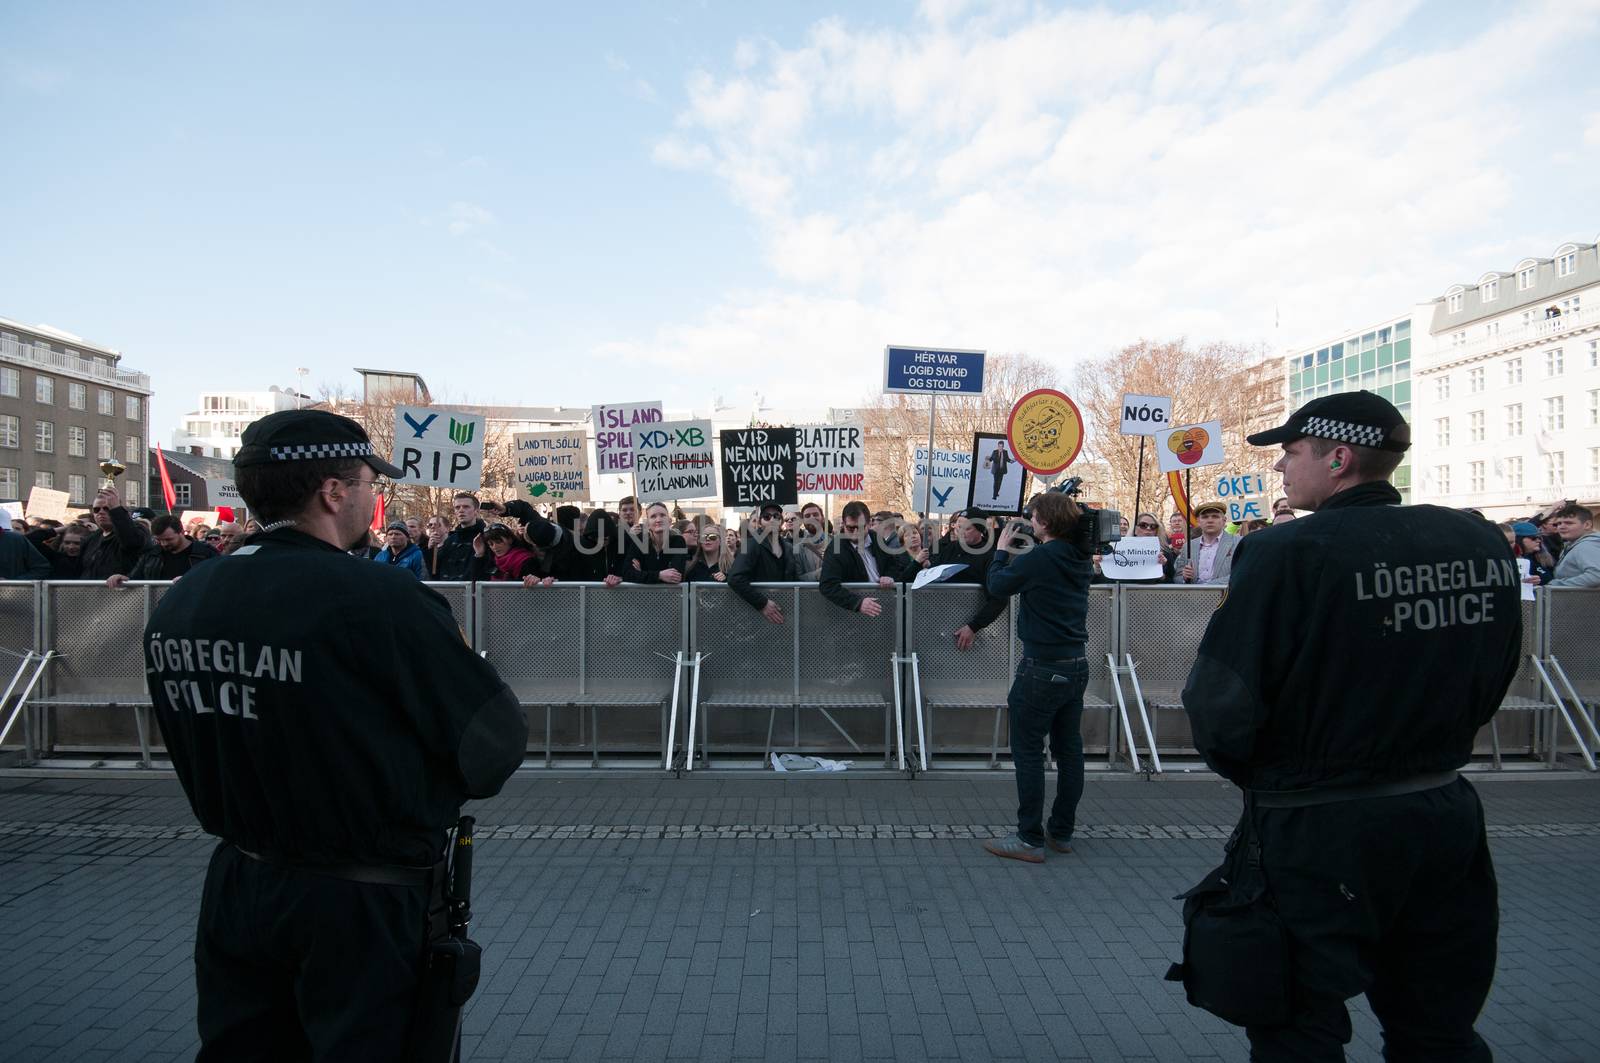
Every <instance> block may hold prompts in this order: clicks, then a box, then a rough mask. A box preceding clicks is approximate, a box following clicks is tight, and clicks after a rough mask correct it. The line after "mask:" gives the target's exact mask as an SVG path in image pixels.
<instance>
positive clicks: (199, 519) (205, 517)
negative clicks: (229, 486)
mask: <svg viewBox="0 0 1600 1063" xmlns="http://www.w3.org/2000/svg"><path fill="white" fill-rule="evenodd" d="M196 524H204V525H205V526H206V527H208V528H215V527H216V526H217V511H216V510H214V509H186V510H184V511H183V530H184V533H185V534H187V533H188V531H189V529H191V528H193V527H194V526H195V525H196Z"/></svg>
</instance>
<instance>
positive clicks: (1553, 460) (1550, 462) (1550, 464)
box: [1544, 450, 1567, 487]
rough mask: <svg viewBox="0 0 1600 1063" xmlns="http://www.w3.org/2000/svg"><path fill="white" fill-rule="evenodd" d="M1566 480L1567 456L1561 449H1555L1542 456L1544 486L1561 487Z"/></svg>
mask: <svg viewBox="0 0 1600 1063" xmlns="http://www.w3.org/2000/svg"><path fill="white" fill-rule="evenodd" d="M1566 482H1567V456H1566V454H1565V453H1563V452H1562V451H1559V450H1558V451H1555V452H1554V453H1551V454H1546V455H1545V456H1544V485H1545V486H1546V487H1561V486H1563V485H1564V484H1566Z"/></svg>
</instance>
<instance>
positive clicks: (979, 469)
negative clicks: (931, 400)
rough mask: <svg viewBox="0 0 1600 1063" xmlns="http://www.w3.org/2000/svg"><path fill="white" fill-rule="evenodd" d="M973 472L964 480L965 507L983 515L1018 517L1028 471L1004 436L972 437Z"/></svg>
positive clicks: (986, 435)
mask: <svg viewBox="0 0 1600 1063" xmlns="http://www.w3.org/2000/svg"><path fill="white" fill-rule="evenodd" d="M970 468H971V469H972V470H973V473H972V476H971V478H970V479H969V480H968V481H967V506H968V507H969V508H971V507H976V508H978V509H981V510H983V511H984V512H985V513H1005V514H1020V513H1021V512H1022V500H1023V499H1024V498H1025V497H1027V496H1026V492H1027V489H1028V470H1027V469H1026V468H1024V467H1023V464H1022V462H1020V461H1018V460H1017V454H1016V451H1014V450H1012V449H1011V444H1010V442H1009V441H1008V440H1007V439H1006V437H1005V436H1003V435H1000V434H998V433H996V432H979V433H977V434H976V435H974V436H973V437H972V458H971V463H970Z"/></svg>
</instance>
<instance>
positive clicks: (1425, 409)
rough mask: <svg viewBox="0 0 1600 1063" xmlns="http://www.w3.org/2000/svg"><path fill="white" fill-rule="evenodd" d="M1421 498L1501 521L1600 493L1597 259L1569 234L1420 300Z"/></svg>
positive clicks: (1416, 432)
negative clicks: (1423, 336) (1546, 250)
mask: <svg viewBox="0 0 1600 1063" xmlns="http://www.w3.org/2000/svg"><path fill="white" fill-rule="evenodd" d="M1418 312H1419V313H1427V314H1428V315H1429V316H1430V319H1431V320H1430V321H1429V326H1428V337H1429V342H1428V344H1427V345H1426V349H1425V350H1419V352H1418V359H1417V374H1416V386H1417V389H1418V406H1419V410H1420V411H1421V413H1420V416H1419V418H1418V423H1416V424H1414V425H1413V426H1412V438H1413V444H1412V456H1413V457H1412V461H1413V464H1414V466H1415V467H1416V469H1417V473H1418V484H1419V492H1418V498H1419V500H1421V501H1427V502H1434V503H1437V504H1439V505H1445V506H1454V507H1471V508H1473V509H1478V510H1481V511H1482V512H1483V514H1484V515H1485V516H1487V517H1491V518H1492V519H1495V520H1506V519H1510V518H1513V517H1521V516H1526V515H1528V514H1531V513H1533V512H1534V511H1535V510H1539V509H1544V508H1547V506H1548V504H1549V503H1551V502H1553V501H1556V500H1559V499H1562V498H1576V499H1580V500H1583V501H1594V500H1595V499H1600V261H1597V259H1596V248H1595V244H1593V243H1566V244H1562V245H1561V246H1560V247H1558V248H1556V250H1555V253H1554V254H1553V255H1551V257H1549V258H1525V259H1523V260H1522V261H1521V262H1518V263H1517V264H1516V266H1515V267H1514V268H1512V269H1511V270H1510V271H1507V272H1501V271H1499V270H1492V271H1490V272H1488V273H1485V274H1484V275H1483V276H1481V277H1479V278H1478V281H1477V283H1476V284H1472V285H1465V284H1457V285H1455V286H1453V287H1451V288H1449V289H1448V290H1446V291H1445V293H1444V294H1443V295H1440V296H1439V297H1438V298H1436V299H1434V300H1432V301H1431V302H1430V303H1427V304H1424V306H1422V307H1419V308H1418Z"/></svg>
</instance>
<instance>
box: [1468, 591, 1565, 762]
mask: <svg viewBox="0 0 1600 1063" xmlns="http://www.w3.org/2000/svg"><path fill="white" fill-rule="evenodd" d="M1520 604H1521V609H1522V648H1521V650H1520V651H1519V653H1520V655H1519V656H1518V658H1517V674H1516V677H1515V678H1514V679H1512V680H1511V686H1510V688H1509V689H1508V690H1507V691H1506V697H1508V698H1530V699H1532V700H1534V701H1547V700H1549V695H1547V694H1546V693H1545V692H1544V691H1543V690H1541V689H1540V688H1539V675H1538V673H1537V672H1536V671H1535V670H1534V667H1533V661H1532V657H1533V656H1534V655H1540V656H1542V655H1543V654H1542V649H1541V642H1542V641H1543V637H1544V628H1543V625H1544V622H1545V610H1544V609H1543V608H1542V607H1541V603H1540V602H1537V601H1533V602H1522V603H1520ZM1540 726H1541V721H1540V719H1539V718H1538V715H1537V714H1535V713H1531V712H1502V713H1499V714H1497V715H1496V716H1495V719H1494V720H1493V722H1492V723H1489V724H1486V725H1484V726H1483V727H1481V728H1479V730H1478V734H1477V736H1476V737H1475V738H1474V739H1473V742H1472V752H1473V755H1474V756H1490V755H1491V754H1493V753H1494V736H1495V733H1496V732H1498V733H1499V737H1500V753H1501V755H1502V756H1527V755H1531V754H1533V753H1536V752H1537V751H1538V744H1539V738H1538V734H1539V729H1540Z"/></svg>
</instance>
